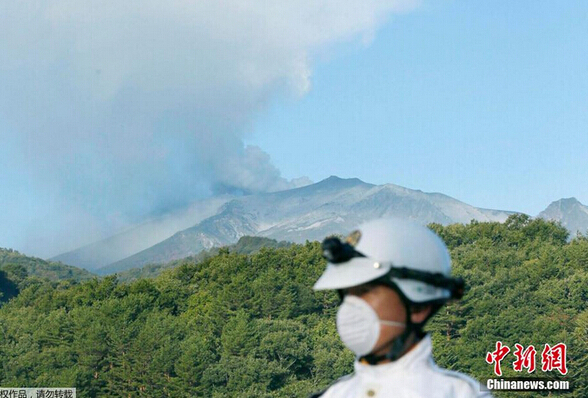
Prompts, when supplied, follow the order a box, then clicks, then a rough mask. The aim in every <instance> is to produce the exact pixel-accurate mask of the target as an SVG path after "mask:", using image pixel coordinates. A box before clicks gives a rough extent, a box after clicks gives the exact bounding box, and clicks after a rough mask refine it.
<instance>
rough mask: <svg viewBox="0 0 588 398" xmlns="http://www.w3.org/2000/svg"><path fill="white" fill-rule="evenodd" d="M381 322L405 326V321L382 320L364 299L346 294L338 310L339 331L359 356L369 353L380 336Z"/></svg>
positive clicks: (342, 338)
mask: <svg viewBox="0 0 588 398" xmlns="http://www.w3.org/2000/svg"><path fill="white" fill-rule="evenodd" d="M380 324H382V325H389V326H399V327H404V326H406V324H405V323H404V322H395V321H382V320H380V319H379V318H378V314H376V311H374V309H373V308H372V307H371V306H370V305H369V304H368V303H367V302H366V301H365V300H363V299H361V298H359V297H357V296H353V295H346V296H345V298H344V299H343V303H342V304H341V306H340V307H339V311H337V331H338V332H339V336H340V337H341V341H343V344H345V346H346V347H347V348H349V349H350V350H351V351H353V352H354V353H355V354H356V355H357V356H363V355H366V354H369V353H370V352H371V351H372V350H373V349H374V348H375V346H376V343H377V342H378V338H379V337H380Z"/></svg>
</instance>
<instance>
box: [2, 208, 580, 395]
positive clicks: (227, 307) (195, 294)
mask: <svg viewBox="0 0 588 398" xmlns="http://www.w3.org/2000/svg"><path fill="white" fill-rule="evenodd" d="M430 228H431V229H433V230H434V231H435V232H437V233H438V234H439V235H440V236H441V237H442V239H443V240H444V241H445V242H446V244H447V246H448V247H449V249H450V251H451V256H452V261H453V273H454V275H457V276H461V277H462V278H463V279H464V280H465V281H466V284H467V288H466V293H465V295H464V297H463V299H462V300H460V301H457V302H453V303H450V304H449V305H448V306H447V307H445V308H443V309H442V310H441V311H440V312H439V313H438V314H437V315H436V316H435V317H434V318H433V319H432V321H431V322H430V324H429V325H428V327H427V330H428V331H429V332H430V333H431V334H432V338H433V344H434V350H433V352H434V355H435V360H436V361H437V363H438V364H439V365H440V366H443V367H446V368H449V369H454V370H457V371H460V372H464V373H467V374H469V375H471V376H473V377H474V378H477V379H478V380H480V381H484V380H485V379H487V378H491V377H493V374H494V373H493V366H492V365H490V364H488V363H487V362H486V361H485V358H486V354H487V353H488V352H490V351H492V350H494V348H495V344H496V342H497V341H501V342H502V343H504V344H505V345H507V346H509V347H511V349H512V350H514V346H515V344H521V345H523V346H525V347H526V346H529V345H534V346H535V347H536V348H537V351H538V354H537V361H538V363H539V364H540V362H541V358H540V354H541V348H542V347H543V346H544V345H545V344H550V345H554V344H557V343H565V344H566V345H567V355H566V359H567V368H568V373H567V374H566V375H565V376H562V375H560V373H559V372H557V371H551V372H544V371H542V370H541V366H540V365H539V366H538V369H536V370H535V372H533V373H532V374H530V375H529V374H526V371H525V372H523V373H520V372H515V371H514V369H513V366H512V362H513V361H514V356H513V355H512V352H511V354H509V356H507V357H506V358H505V359H504V360H503V361H502V370H503V373H504V376H506V377H516V376H528V377H541V378H549V379H561V380H568V381H569V382H570V384H571V386H572V391H571V392H567V393H561V394H557V396H564V397H578V398H579V397H587V396H588V372H587V371H586V369H588V309H587V307H586V302H587V300H588V239H587V238H586V237H584V236H578V237H575V238H574V239H570V238H569V235H568V232H567V231H566V230H565V229H564V228H563V227H562V226H560V225H559V224H557V223H554V222H548V221H544V220H541V219H531V218H530V217H528V216H525V215H520V214H518V215H513V216H510V217H509V219H508V220H507V221H506V222H504V223H485V222H475V221H473V222H471V223H470V224H467V225H461V224H454V225H449V226H442V225H438V224H431V225H430ZM254 243H255V240H254V239H253V240H250V241H249V242H248V245H249V247H255V244H254ZM4 252H7V251H6V250H5V251H4ZM12 254H13V257H15V258H17V260H18V261H16V260H15V261H11V260H10V259H8V260H6V259H5V260H4V261H3V262H0V286H1V287H2V296H1V297H0V306H1V307H0V358H1V359H2V360H1V361H0V386H2V387H76V388H77V394H78V397H84V398H85V397H213V398H228V397H242V398H253V397H255V398H273V397H306V396H308V394H310V393H312V392H317V391H320V390H321V389H324V388H325V387H327V386H328V385H329V384H330V383H332V382H334V381H335V380H336V379H337V378H339V377H340V376H342V375H344V374H347V373H349V372H350V371H351V369H352V362H353V360H354V358H353V354H352V353H351V352H350V351H348V350H346V349H345V348H344V347H343V345H342V344H341V342H340V340H339V338H338V335H337V331H336V328H335V314H336V311H337V306H338V304H339V298H338V295H337V294H336V293H335V292H314V291H312V285H313V284H314V282H315V281H316V279H317V278H318V277H319V275H320V274H321V273H322V271H323V270H324V267H325V265H326V262H325V260H323V259H322V257H321V250H320V243H319V242H307V243H306V244H302V245H299V244H296V245H280V247H261V248H259V247H255V250H248V251H247V253H243V252H238V250H235V248H231V247H225V248H221V249H218V250H217V251H215V252H214V253H213V254H211V255H209V256H201V257H199V258H187V259H185V260H181V261H176V262H175V263H174V264H173V267H171V266H170V267H164V269H162V270H161V273H160V274H159V275H156V276H153V277H141V278H136V276H137V275H135V277H134V278H127V279H126V280H121V279H120V278H119V277H118V276H117V275H111V276H106V277H101V278H98V277H93V278H91V279H87V278H85V275H84V277H79V276H75V277H74V276H73V274H72V275H67V272H66V273H65V274H64V275H60V276H59V277H57V278H56V277H53V278H49V277H47V276H39V275H33V273H32V272H31V270H30V269H27V262H26V261H24V260H23V259H22V258H20V257H19V256H16V255H15V254H14V253H12ZM5 257H6V258H8V257H9V256H8V254H7V253H5ZM139 275H140V274H139ZM149 275H151V274H149ZM53 276H54V275H53ZM494 395H495V396H497V397H509V396H516V397H519V396H520V397H527V396H537V395H540V394H539V393H537V392H534V393H521V392H517V393H514V392H510V393H507V392H494ZM552 395H553V393H552Z"/></svg>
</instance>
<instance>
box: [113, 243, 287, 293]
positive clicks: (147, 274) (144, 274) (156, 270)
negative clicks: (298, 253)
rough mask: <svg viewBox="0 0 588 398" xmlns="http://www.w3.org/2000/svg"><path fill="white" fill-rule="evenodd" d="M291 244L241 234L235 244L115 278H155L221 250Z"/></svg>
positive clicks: (252, 250) (250, 251) (239, 251)
mask: <svg viewBox="0 0 588 398" xmlns="http://www.w3.org/2000/svg"><path fill="white" fill-rule="evenodd" d="M292 245H293V244H292V243H290V242H286V241H281V242H278V241H277V240H275V239H269V238H262V237H260V236H243V237H241V238H240V239H239V241H238V242H237V243H235V244H232V245H229V246H224V247H223V248H222V249H221V248H220V247H213V248H212V249H210V250H203V251H201V252H200V253H198V254H197V255H195V256H189V257H184V258H182V259H181V260H176V261H170V262H167V263H159V264H150V265H146V266H144V267H142V268H132V269H130V270H127V271H122V272H118V273H117V279H118V280H119V281H121V282H131V281H134V280H137V279H143V278H155V277H156V276H158V275H159V274H161V273H162V272H163V271H165V270H169V269H171V268H176V267H177V266H179V265H181V264H185V263H187V262H192V263H199V262H201V261H203V260H205V259H207V258H211V257H214V256H216V255H218V254H219V253H220V252H221V250H226V251H228V252H229V253H236V254H253V253H257V252H259V251H260V250H261V249H262V248H264V249H279V248H281V247H290V246H292Z"/></svg>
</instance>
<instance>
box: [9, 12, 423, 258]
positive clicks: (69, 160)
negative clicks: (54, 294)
mask: <svg viewBox="0 0 588 398" xmlns="http://www.w3.org/2000/svg"><path fill="white" fill-rule="evenodd" d="M413 3H414V2H413V1H403V0H400V1H377V0H362V1H357V0H355V1H352V0H342V1H327V0H322V1H320V0H319V1H316V0H298V1H294V0H290V1H218V0H215V1H196V2H186V1H184V0H171V1H154V0H142V1H139V0H128V1H123V2H121V1H115V0H98V1H90V0H60V1H56V0H38V1H31V2H22V1H5V2H3V3H2V4H1V5H0V33H1V34H0V81H1V82H2V84H0V119H1V120H0V134H1V136H0V138H1V139H2V141H3V149H0V154H2V155H3V156H5V158H4V159H3V161H1V162H2V163H0V166H2V169H0V178H2V181H3V184H5V188H6V189H3V190H2V191H3V193H0V204H3V205H5V206H9V208H10V215H4V216H3V218H1V219H0V222H1V223H2V224H4V225H9V224H12V225H17V226H19V227H17V228H16V229H12V230H11V231H10V232H9V231H8V230H7V229H5V228H4V227H0V228H2V229H1V230H0V246H3V245H5V246H9V245H11V244H12V245H15V246H19V247H21V248H24V249H23V250H30V251H31V252H32V253H38V254H40V255H47V254H49V253H50V254H55V253H57V252H59V251H61V250H64V249H67V248H73V247H75V246H76V245H80V244H81V243H84V242H87V241H89V240H92V239H95V238H98V237H102V236H105V235H108V234H110V233H112V232H113V231H114V230H116V229H120V228H123V227H124V226H126V225H129V224H133V223H135V222H137V221H139V220H141V219H144V218H145V217H146V216H148V215H153V214H158V213H164V212H166V211H169V210H170V209H174V208H176V207H178V206H185V205H187V204H188V203H190V202H191V201H193V200H195V199H197V198H201V197H205V196H209V195H211V194H213V193H216V192H244V193H247V192H262V191H274V190H281V189H287V188H291V187H295V186H299V185H301V184H304V183H308V181H306V180H295V181H288V180H286V179H285V178H283V177H282V176H281V175H280V171H279V170H278V169H277V168H276V167H275V166H274V165H273V164H272V162H271V159H270V157H269V155H268V154H267V153H265V152H263V151H262V150H261V149H260V148H258V147H245V146H244V144H243V138H245V136H246V134H247V133H248V132H250V131H251V129H252V127H251V126H252V121H253V119H254V118H255V117H256V116H257V115H259V114H260V113H261V112H263V110H264V107H265V106H266V105H267V104H268V101H269V100H271V98H273V97H275V96H276V95H278V96H279V95H282V96H284V95H289V96H292V95H293V96H301V95H304V94H305V93H306V92H308V90H309V89H310V86H311V74H312V73H311V72H312V60H313V59H314V58H315V57H316V56H317V55H318V54H320V53H321V52H322V51H325V50H326V49H328V48H329V46H331V45H333V44H336V43H341V42H344V41H349V40H357V39H359V40H364V41H369V38H370V37H372V35H373V33H374V30H375V29H376V28H377V27H378V26H379V25H380V24H381V23H382V22H383V21H384V20H385V19H386V18H387V17H388V16H389V15H390V13H391V12H394V11H403V10H406V9H410V8H411V7H413V6H414V4H413ZM5 165H6V167H5ZM7 192H10V195H9V194H8V193H7ZM10 206H12V207H10ZM5 208H6V207H5ZM2 224H0V225H2ZM19 228H20V229H19ZM49 235H50V236H51V238H47V236H49ZM43 239H45V240H43ZM57 246H59V247H57Z"/></svg>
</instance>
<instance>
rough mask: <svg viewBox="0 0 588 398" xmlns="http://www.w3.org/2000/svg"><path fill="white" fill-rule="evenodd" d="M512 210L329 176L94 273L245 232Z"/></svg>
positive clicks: (182, 253)
mask: <svg viewBox="0 0 588 398" xmlns="http://www.w3.org/2000/svg"><path fill="white" fill-rule="evenodd" d="M512 213H513V212H508V211H500V210H488V209H480V208H476V207H473V206H470V205H468V204H466V203H463V202H460V201H459V200H456V199H454V198H451V197H449V196H447V195H443V194H440V193H426V192H422V191H418V190H412V189H408V188H404V187H401V186H397V185H393V184H385V185H373V184H368V183H365V182H363V181H361V180H359V179H356V178H351V179H342V178H338V177H334V176H333V177H329V178H327V179H325V180H323V181H320V182H318V183H316V184H312V185H307V186H305V187H301V188H296V189H291V190H287V191H281V192H274V193H264V194H256V195H249V196H243V197H239V198H235V199H233V200H231V201H229V202H227V203H225V204H224V205H223V206H221V207H220V209H219V210H218V212H217V213H216V214H215V215H212V216H211V217H208V218H206V219H204V220H202V221H201V222H199V223H197V224H195V225H193V226H191V227H190V228H187V229H183V230H181V231H179V232H177V233H175V234H174V235H173V236H171V237H169V238H167V239H165V240H162V241H160V242H159V243H157V244H155V245H153V246H151V247H149V248H146V249H145V250H142V251H139V252H137V253H135V254H133V255H131V256H129V257H127V258H124V259H122V260H120V261H116V262H114V263H112V264H110V265H108V266H106V267H103V268H101V269H99V270H97V272H100V273H103V274H107V273H113V272H117V271H122V270H127V269H130V268H135V267H141V266H143V265H145V264H149V263H160V262H167V261H171V260H176V259H180V258H183V257H187V256H190V255H194V254H197V253H199V252H200V251H202V250H204V249H209V248H211V247H213V246H221V245H227V244H231V243H235V242H237V241H238V240H239V238H240V237H242V236H245V235H252V236H253V235H255V236H263V237H268V238H272V239H276V240H286V241H292V242H304V241H306V240H321V239H323V238H324V237H325V236H327V235H329V234H334V233H340V234H344V233H348V232H349V231H350V230H351V229H352V228H353V227H355V226H356V225H357V224H360V223H361V222H364V221H367V220H370V219H373V218H378V217H385V216H398V217H404V218H410V219H413V220H416V221H418V222H420V223H423V224H427V223H431V222H436V223H440V224H444V225H445V224H451V223H468V222H470V221H471V220H478V221H499V222H502V221H504V220H506V218H507V217H508V216H509V215H510V214H512Z"/></svg>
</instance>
